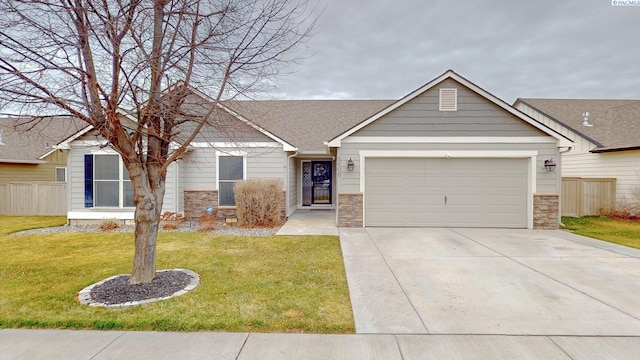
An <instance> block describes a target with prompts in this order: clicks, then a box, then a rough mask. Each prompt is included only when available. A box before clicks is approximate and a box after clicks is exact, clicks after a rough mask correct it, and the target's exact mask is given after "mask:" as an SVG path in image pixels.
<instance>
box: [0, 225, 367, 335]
mask: <svg viewBox="0 0 640 360" xmlns="http://www.w3.org/2000/svg"><path fill="white" fill-rule="evenodd" d="M61 222H62V223H64V218H50V217H8V216H0V248H1V249H2V253H1V254H0V284H1V285H0V328H13V327H26V328H63V329H119V330H157V331H204V330H209V331H231V332H248V331H251V332H310V333H352V332H354V330H355V328H354V322H353V314H352V312H351V304H350V300H349V293H348V289H347V283H346V278H345V273H344V267H343V262H342V255H341V252H340V246H339V241H338V238H337V237H334V236H272V237H259V238H258V237H256V238H253V237H232V236H212V235H208V234H201V233H161V234H159V238H158V244H157V265H158V266H157V268H158V269H169V268H187V269H190V270H193V271H195V272H197V273H198V274H199V275H200V285H199V286H198V287H197V288H196V289H195V290H193V291H192V292H190V293H188V294H186V295H183V296H179V297H177V298H173V299H170V300H165V301H160V302H156V303H152V304H148V305H145V306H140V307H134V308H128V309H116V310H114V309H109V310H108V309H104V308H95V307H88V306H84V305H81V304H80V303H79V302H78V301H77V299H76V293H77V292H78V291H80V290H81V289H83V288H84V287H86V286H88V285H91V284H93V283H95V282H97V281H100V280H103V279H105V278H107V277H110V276H112V275H116V274H122V273H130V272H131V258H132V256H133V235H132V234H126V233H125V234H123V233H104V234H103V233H62V234H50V235H46V236H43V235H29V236H11V235H8V234H9V233H11V232H15V231H18V230H21V229H28V228H34V227H38V226H50V225H55V224H60V223H61Z"/></svg>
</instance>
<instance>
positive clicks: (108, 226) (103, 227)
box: [100, 220, 120, 231]
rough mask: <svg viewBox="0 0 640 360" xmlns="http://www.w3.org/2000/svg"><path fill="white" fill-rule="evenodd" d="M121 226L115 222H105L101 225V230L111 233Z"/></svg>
mask: <svg viewBox="0 0 640 360" xmlns="http://www.w3.org/2000/svg"><path fill="white" fill-rule="evenodd" d="M119 227H120V225H118V223H117V222H116V221H115V220H104V221H103V222H102V223H100V230H102V231H111V230H115V229H117V228H119Z"/></svg>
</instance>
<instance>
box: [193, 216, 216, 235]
mask: <svg viewBox="0 0 640 360" xmlns="http://www.w3.org/2000/svg"><path fill="white" fill-rule="evenodd" d="M217 223H218V217H217V216H216V215H215V214H203V215H200V217H198V231H199V232H209V231H213V230H215V229H216V224H217Z"/></svg>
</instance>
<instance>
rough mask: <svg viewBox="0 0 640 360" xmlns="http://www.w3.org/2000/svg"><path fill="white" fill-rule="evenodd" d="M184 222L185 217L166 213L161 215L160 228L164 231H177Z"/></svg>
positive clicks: (170, 212)
mask: <svg viewBox="0 0 640 360" xmlns="http://www.w3.org/2000/svg"><path fill="white" fill-rule="evenodd" d="M184 221H185V219H184V215H182V214H179V213H175V212H172V211H165V212H163V213H162V215H160V226H161V227H162V229H164V230H176V229H177V228H178V226H179V225H180V224H181V223H182V222H184Z"/></svg>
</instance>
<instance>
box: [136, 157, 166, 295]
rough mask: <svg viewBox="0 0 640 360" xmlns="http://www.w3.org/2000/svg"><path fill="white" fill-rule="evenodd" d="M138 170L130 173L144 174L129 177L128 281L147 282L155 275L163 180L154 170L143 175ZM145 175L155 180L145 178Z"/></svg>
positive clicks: (163, 189) (163, 188)
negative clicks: (131, 247)
mask: <svg viewBox="0 0 640 360" xmlns="http://www.w3.org/2000/svg"><path fill="white" fill-rule="evenodd" d="M139 170H141V169H140V168H139V167H138V166H134V167H132V168H131V170H130V174H136V175H137V174H144V175H147V176H141V177H137V176H135V175H134V176H132V184H133V191H134V202H135V204H136V212H135V215H134V218H135V222H136V227H135V251H134V256H133V271H132V272H131V279H130V280H129V282H130V283H131V284H140V283H150V282H151V281H153V279H154V278H155V276H156V240H157V239H158V229H159V227H160V212H161V211H162V204H163V201H164V192H165V187H164V184H165V179H164V177H163V176H162V175H161V174H159V173H155V172H152V173H151V174H148V173H146V174H145V173H144V172H142V171H140V172H139ZM148 177H154V178H155V179H154V180H152V181H147V179H148ZM139 180H142V181H139ZM149 183H155V184H157V186H156V187H155V188H154V189H152V188H151V186H149Z"/></svg>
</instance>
